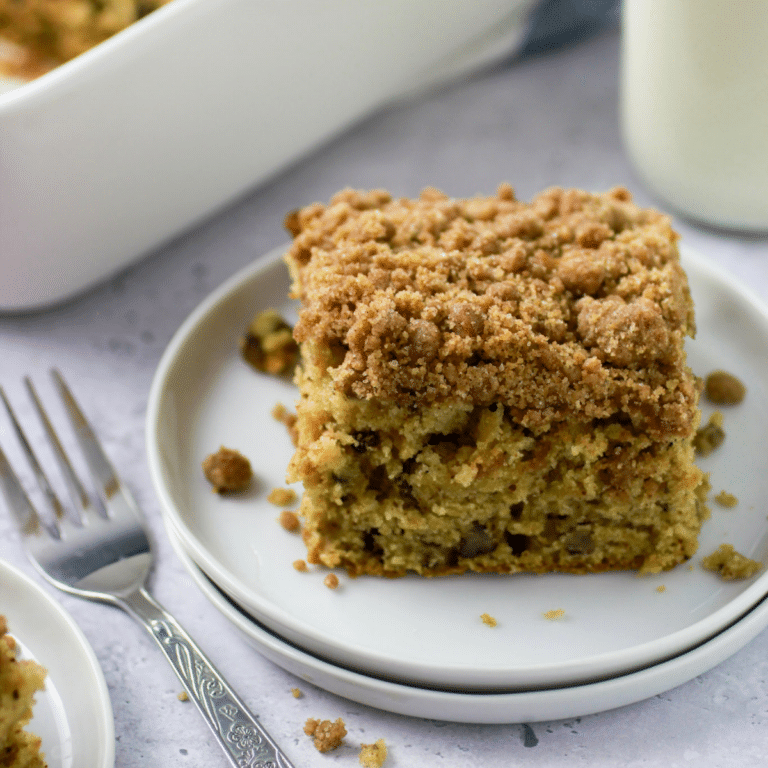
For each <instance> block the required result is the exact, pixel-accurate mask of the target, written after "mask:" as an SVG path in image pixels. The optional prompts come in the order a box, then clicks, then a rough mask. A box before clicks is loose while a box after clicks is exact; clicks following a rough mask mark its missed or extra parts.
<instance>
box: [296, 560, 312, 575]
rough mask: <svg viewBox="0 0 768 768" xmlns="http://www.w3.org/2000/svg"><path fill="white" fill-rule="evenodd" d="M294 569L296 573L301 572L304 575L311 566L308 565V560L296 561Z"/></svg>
mask: <svg viewBox="0 0 768 768" xmlns="http://www.w3.org/2000/svg"><path fill="white" fill-rule="evenodd" d="M293 568H294V570H296V571H300V572H301V573H304V572H305V571H308V570H309V566H308V565H307V561H306V560H301V559H299V560H294V561H293Z"/></svg>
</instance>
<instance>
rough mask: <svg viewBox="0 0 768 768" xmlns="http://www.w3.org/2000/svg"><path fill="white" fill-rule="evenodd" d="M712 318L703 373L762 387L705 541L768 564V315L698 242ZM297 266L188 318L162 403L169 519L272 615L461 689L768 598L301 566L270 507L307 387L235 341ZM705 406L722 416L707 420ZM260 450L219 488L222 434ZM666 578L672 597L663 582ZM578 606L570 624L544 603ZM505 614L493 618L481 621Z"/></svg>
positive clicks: (269, 268)
mask: <svg viewBox="0 0 768 768" xmlns="http://www.w3.org/2000/svg"><path fill="white" fill-rule="evenodd" d="M684 263H685V266H686V268H687V270H688V273H689V277H690V282H691V287H692V291H693V295H694V299H695V302H696V306H697V324H698V328H699V332H698V337H697V339H696V341H694V342H692V343H691V344H690V345H689V360H690V363H691V365H692V367H693V369H694V370H695V371H696V372H698V373H700V374H705V373H707V372H708V371H711V370H713V369H715V368H726V369H728V370H730V371H732V372H733V373H736V374H737V375H738V376H740V377H741V378H742V380H743V381H744V382H745V383H746V385H747V387H748V395H747V398H746V400H745V401H744V403H742V404H741V405H740V406H738V407H736V408H733V409H731V410H729V411H728V412H727V413H726V420H725V429H726V432H727V433H728V435H729V436H728V438H727V442H726V444H725V445H724V446H723V447H722V448H721V449H720V450H719V451H717V452H715V453H714V454H713V455H712V456H711V457H709V458H707V459H706V460H703V461H702V466H703V467H704V468H705V469H706V470H707V471H710V472H711V479H712V484H713V486H714V490H715V492H718V491H720V490H722V489H725V490H727V491H729V492H731V493H733V494H735V495H736V496H737V497H738V498H739V505H738V507H736V508H735V509H731V510H723V509H720V508H717V506H716V505H712V506H713V516H712V519H711V520H710V521H709V522H708V523H707V524H706V525H705V526H704V530H703V532H702V535H701V552H702V553H703V554H707V553H709V552H711V551H712V550H714V549H715V548H716V547H717V546H718V545H719V544H721V543H723V542H729V543H732V544H733V545H735V546H736V547H737V549H739V550H740V551H741V552H743V553H744V554H746V555H749V556H751V557H754V558H757V559H759V560H763V559H764V555H765V549H766V536H767V535H768V520H766V514H765V509H764V506H763V504H764V500H765V498H768V471H766V470H767V469H768V466H767V465H768V462H767V461H766V458H765V456H764V452H763V451H762V450H761V447H762V445H763V443H764V435H765V434H766V432H767V431H768V364H767V363H766V361H768V319H767V315H766V312H765V310H764V309H763V307H762V305H761V304H760V303H759V302H758V301H757V300H756V299H754V298H753V297H752V296H751V295H750V294H749V293H748V292H747V291H745V290H744V289H742V288H741V287H739V286H737V285H735V284H734V283H732V282H731V281H730V279H729V278H728V277H727V276H724V275H722V274H720V273H719V272H718V271H716V270H715V269H714V268H712V267H711V266H708V265H707V262H706V261H705V260H704V259H702V258H701V257H699V256H697V255H696V254H694V253H691V252H690V251H688V250H687V249H686V250H684ZM287 290H288V278H287V275H286V270H285V269H284V267H283V266H282V264H281V263H280V261H279V253H273V254H271V255H270V256H269V257H267V258H266V259H265V260H264V261H261V262H258V263H257V264H255V265H253V266H252V267H251V268H249V269H247V270H245V271H244V272H241V273H240V274H238V275H236V276H235V277H233V278H232V279H231V280H230V281H229V282H228V283H226V284H225V285H223V286H222V287H221V288H220V289H219V290H218V291H216V292H215V293H214V294H213V295H212V296H210V297H209V298H208V299H207V300H206V301H205V302H204V303H203V304H202V305H201V306H200V307H199V308H198V309H197V310H196V311H195V312H194V313H193V314H192V316H191V317H190V318H189V319H188V320H187V321H186V322H185V323H184V325H183V326H182V327H181V329H180V330H179V331H178V333H177V335H176V336H175V338H174V339H173V341H172V342H171V344H170V346H169V348H168V350H167V351H166V354H165V355H164V357H163V359H162V361H161V363H160V366H159V369H158V371H157V374H156V378H155V381H154V382H153V386H152V390H151V393H150V399H149V407H148V429H147V440H148V455H149V462H150V470H151V473H152V477H153V481H154V484H155V486H156V489H157V491H158V494H159V497H160V500H161V504H162V508H163V512H164V518H165V522H166V525H167V527H168V528H169V529H170V530H172V531H173V532H175V533H176V534H177V535H178V537H179V538H180V540H181V542H182V544H183V546H184V548H185V550H186V551H187V552H188V553H189V554H190V555H191V556H192V558H193V559H194V561H195V562H196V563H197V564H198V565H200V567H202V568H203V570H204V571H205V572H206V573H207V574H208V575H209V576H210V577H211V578H213V579H214V581H215V582H216V583H217V584H218V585H219V586H220V587H221V588H222V589H224V590H225V591H226V592H227V593H228V594H229V595H230V596H232V597H233V598H234V599H235V600H236V601H237V602H238V603H239V604H240V605H242V606H244V607H246V608H247V610H248V611H249V612H250V613H252V614H253V615H254V616H255V617H256V618H257V619H258V620H259V621H260V622H262V623H263V624H264V625H265V626H267V627H269V628H270V629H271V630H273V631H275V632H276V633H277V634H279V635H280V636H281V637H283V638H286V639H288V640H289V641H290V642H292V643H295V644H297V645H299V646H300V647H302V648H304V649H305V650H308V651H309V652H311V653H314V654H317V655H320V656H322V657H324V658H325V659H327V660H329V661H331V662H336V663H343V664H345V665H346V666H348V667H350V668H355V669H358V670H360V671H363V672H365V673H370V674H376V675H385V676H388V677H389V678H392V679H397V680H399V681H406V682H410V683H416V684H421V685H431V686H440V687H446V686H451V687H454V688H458V689H463V690H482V691H489V690H506V691H508V690H512V689H515V690H522V689H530V688H540V687H546V686H561V685H565V684H573V683H579V682H584V681H588V680H594V679H598V678H601V677H606V676H610V675H615V674H619V673H626V672H628V671H631V670H634V669H639V668H642V667H644V666H647V665H649V664H654V663H657V662H659V661H660V660H663V659H666V658H671V657H672V656H674V655H676V654H679V653H681V652H682V651H684V650H687V649H689V648H692V647H694V646H695V645H697V644H699V643H701V642H703V641H705V640H707V639H708V638H710V637H713V636H714V635H715V634H717V633H718V632H720V631H721V630H722V629H723V628H724V627H726V626H728V625H729V624H731V623H732V622H734V621H735V620H737V619H738V618H739V617H741V616H742V615H743V614H744V613H745V612H747V611H748V610H749V609H750V608H752V607H753V606H754V605H755V604H757V603H758V602H759V601H760V600H761V599H762V598H763V597H764V596H765V595H766V594H767V593H768V575H765V574H761V575H759V576H757V577H755V578H753V579H752V580H749V581H742V582H736V583H725V582H722V581H721V580H719V579H718V578H716V577H715V576H714V575H713V574H711V573H708V572H705V571H703V570H702V569H701V567H700V565H699V558H698V557H697V558H695V559H694V560H693V561H692V564H691V565H690V566H688V565H684V566H681V567H679V568H677V569H675V570H674V571H671V572H668V573H664V574H661V575H658V576H653V577H644V578H638V577H637V576H636V575H635V574H633V573H608V574H601V575H593V576H586V577H583V576H581V577H579V576H570V575H561V574H553V575H547V576H544V577H541V576H532V575H515V576H512V577H510V576H497V575H477V574H468V575H464V576H460V577H450V578H441V579H423V578H420V577H417V576H413V577H406V578H403V579H398V580H387V579H377V578H359V579H356V580H354V581H351V580H348V579H347V578H345V577H344V576H343V575H342V578H341V587H340V588H339V589H337V590H335V591H332V590H329V589H327V588H326V587H324V586H323V583H322V577H323V572H322V571H321V570H318V571H316V572H313V573H309V574H306V573H298V572H296V571H295V570H294V569H293V568H292V567H291V563H292V562H293V561H294V560H296V559H297V558H300V557H303V556H304V554H305V552H304V548H303V545H302V543H301V541H300V538H299V537H298V536H296V535H294V534H289V533H287V532H285V531H284V530H282V529H281V528H280V527H279V525H278V524H277V523H276V522H275V520H276V517H277V514H278V509H277V508H276V507H274V506H272V505H270V504H269V503H268V502H267V501H266V496H267V494H268V492H269V491H270V490H271V489H272V488H274V487H282V486H284V476H285V468H286V465H287V463H288V460H289V459H290V457H291V453H292V446H291V444H290V441H289V439H288V436H287V434H286V432H285V430H284V428H283V426H282V425H281V424H279V423H278V422H276V421H275V420H274V419H273V418H272V416H271V411H272V408H273V406H274V405H275V403H277V402H282V403H284V404H286V405H288V406H290V405H291V404H292V402H293V401H294V400H295V398H296V392H295V390H294V388H293V386H292V385H291V384H289V383H285V382H282V381H280V380H278V379H276V378H272V377H269V376H264V375H260V374H258V373H256V372H254V371H253V370H251V369H250V368H249V367H248V366H247V365H246V364H244V363H243V362H242V361H241V360H240V357H239V354H238V351H237V340H238V337H239V336H240V335H241V333H242V331H243V329H244V328H245V327H246V325H247V324H248V322H249V320H250V319H251V317H252V315H253V314H254V313H255V312H256V311H258V310H260V309H262V308H265V307H275V308H277V309H279V310H281V311H284V312H285V313H286V314H287V315H288V316H290V315H291V313H292V312H293V307H292V305H291V303H290V302H289V301H288V300H287V299H286V298H285V297H286V293H287ZM705 417H706V415H705ZM222 444H223V445H227V446H228V447H232V448H237V449H239V450H240V451H242V452H243V453H244V454H245V455H247V456H248V457H249V458H250V459H251V462H252V464H253V466H254V468H255V471H256V473H257V475H258V477H259V483H257V484H256V487H255V488H254V490H253V492H252V493H250V494H249V495H247V496H245V497H239V498H233V497H229V498H226V497H221V496H218V495H216V494H214V493H212V492H211V489H210V487H209V485H208V483H207V482H206V480H205V479H204V478H203V475H202V472H201V470H200V462H201V461H202V459H203V458H204V457H205V456H206V455H207V454H208V453H210V452H212V451H215V450H216V449H218V447H219V446H220V445H222ZM662 586H663V587H664V590H663V591H659V588H661V587H662ZM553 610H562V611H564V614H563V615H562V617H561V618H560V619H559V620H556V621H552V620H548V619H547V618H545V616H544V614H545V613H547V612H549V611H553ZM486 612H487V613H489V614H491V615H492V616H494V617H495V618H496V619H497V621H498V626H496V627H495V628H493V629H491V628H489V627H487V626H485V625H484V624H483V623H482V621H481V620H480V615H481V614H482V613H486Z"/></svg>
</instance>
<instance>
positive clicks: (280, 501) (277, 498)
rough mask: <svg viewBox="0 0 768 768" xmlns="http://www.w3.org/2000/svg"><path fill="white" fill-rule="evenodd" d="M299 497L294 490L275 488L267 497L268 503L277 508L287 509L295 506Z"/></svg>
mask: <svg viewBox="0 0 768 768" xmlns="http://www.w3.org/2000/svg"><path fill="white" fill-rule="evenodd" d="M297 498H298V497H297V496H296V491H294V490H293V489H292V488H273V489H272V490H271V491H270V492H269V496H267V501H268V502H269V503H270V504H274V505H275V506H276V507H287V506H288V505H289V504H293V503H294V502H295V501H296V499H297Z"/></svg>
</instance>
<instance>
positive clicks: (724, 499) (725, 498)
mask: <svg viewBox="0 0 768 768" xmlns="http://www.w3.org/2000/svg"><path fill="white" fill-rule="evenodd" d="M715 501H716V502H717V503H718V504H719V505H720V506H721V507H725V508H726V509H733V508H734V507H735V506H736V505H737V504H738V503H739V500H738V499H737V498H736V497H735V496H734V495H733V494H732V493H728V491H720V493H718V494H717V496H715Z"/></svg>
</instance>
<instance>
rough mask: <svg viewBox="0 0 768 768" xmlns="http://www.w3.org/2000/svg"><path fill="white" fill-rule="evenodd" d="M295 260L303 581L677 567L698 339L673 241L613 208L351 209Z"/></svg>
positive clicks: (691, 472)
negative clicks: (309, 575)
mask: <svg viewBox="0 0 768 768" xmlns="http://www.w3.org/2000/svg"><path fill="white" fill-rule="evenodd" d="M287 224H288V227H289V230H290V232H291V234H292V235H293V243H292V245H291V248H290V250H289V251H288V253H287V254H286V262H287V264H288V267H289V270H290V273H291V277H292V287H291V295H292V296H293V297H295V298H298V299H299V300H300V302H301V308H300V312H299V319H298V322H297V324H296V327H295V328H294V336H295V338H296V339H297V341H298V342H299V345H300V352H301V360H302V364H301V366H299V368H298V369H297V373H296V383H297V385H298V387H299V390H300V393H301V399H300V400H299V401H298V403H297V406H296V409H297V411H296V413H297V420H296V434H297V438H296V446H297V449H296V451H295V453H294V456H293V458H292V460H291V463H290V465H289V468H288V480H289V482H294V481H301V482H302V483H303V485H304V494H303V497H302V502H301V508H300V513H301V516H302V519H303V531H302V537H303V540H304V542H305V544H306V546H307V560H308V561H309V562H310V563H314V564H322V565H325V566H327V567H329V568H338V567H342V568H345V569H346V570H347V572H348V573H349V574H350V575H351V576H357V575H360V574H370V575H378V576H389V577H395V576H402V575H405V574H406V573H408V572H416V573H419V574H422V575H427V576H441V575H447V574H455V573H463V572H466V571H468V570H473V571H479V572H501V573H516V572H536V573H545V572H551V571H564V572H570V573H593V572H600V571H606V570H618V569H632V570H640V571H641V572H643V573H657V572H659V571H662V570H667V569H669V568H672V567H674V566H675V565H678V564H679V563H681V562H684V561H685V560H687V559H689V558H690V557H691V556H692V555H693V554H694V552H695V551H696V548H697V546H698V541H697V539H698V533H699V530H700V527H701V523H702V521H703V520H704V519H705V517H706V514H707V512H706V504H705V502H706V484H705V478H704V475H703V473H702V472H701V471H700V470H699V469H698V468H697V467H696V465H695V463H694V461H693V444H692V440H693V436H694V434H695V431H696V428H697V426H698V422H699V419H700V413H699V411H698V407H697V403H698V397H699V388H698V385H697V382H696V379H695V377H694V376H693V374H692V373H691V371H690V369H689V368H688V366H687V363H686V358H685V349H684V339H685V337H686V336H692V335H693V334H694V331H695V324H694V317H693V304H692V300H691V296H690V291H689V288H688V283H687V279H686V276H685V273H684V272H683V269H682V267H681V265H680V260H679V253H678V248H677V239H678V236H677V234H676V233H675V232H674V231H673V229H672V227H671V223H670V221H669V219H668V218H667V217H665V216H663V215H662V214H660V213H658V212H656V211H652V210H647V209H642V208H639V207H638V206H636V205H635V204H634V203H633V202H632V200H631V196H630V195H629V193H628V192H627V191H626V190H624V189H614V190H611V191H609V192H606V193H604V194H591V193H588V192H584V191H580V190H567V189H550V190H546V191H544V192H542V193H541V194H539V195H537V196H536V197H535V198H534V199H533V200H532V201H531V202H530V203H523V202H520V201H518V200H517V199H516V198H515V196H514V193H513V191H512V189H511V187H509V186H508V185H502V186H501V187H500V188H499V190H498V192H497V194H496V195H495V196H490V197H475V198H468V199H454V198H450V197H448V196H447V195H444V194H442V193H441V192H439V191H438V190H435V189H428V190H425V191H424V192H423V193H422V194H421V196H420V197H419V198H417V199H393V198H392V196H391V195H389V194H388V193H387V192H384V191H382V190H373V191H368V192H365V191H354V190H344V191H342V192H340V193H338V194H337V195H335V196H334V197H333V198H332V200H331V201H330V203H329V204H328V205H322V204H319V203H316V204H313V205H309V206H307V207H305V208H302V209H300V210H298V211H295V212H294V213H293V214H292V215H291V216H290V217H289V219H288V222H287Z"/></svg>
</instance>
